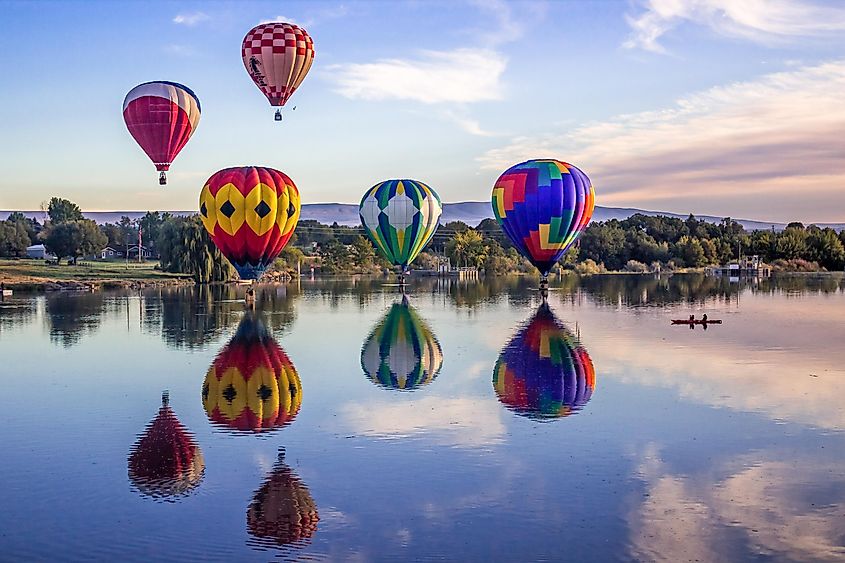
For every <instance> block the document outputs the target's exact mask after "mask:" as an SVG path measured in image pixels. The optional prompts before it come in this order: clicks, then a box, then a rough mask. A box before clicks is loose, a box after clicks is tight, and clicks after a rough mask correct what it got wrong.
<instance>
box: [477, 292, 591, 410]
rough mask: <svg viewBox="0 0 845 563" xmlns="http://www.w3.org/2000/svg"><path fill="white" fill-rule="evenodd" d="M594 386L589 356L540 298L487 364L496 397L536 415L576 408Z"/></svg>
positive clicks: (588, 396) (579, 406) (513, 406)
mask: <svg viewBox="0 0 845 563" xmlns="http://www.w3.org/2000/svg"><path fill="white" fill-rule="evenodd" d="M595 387H596V372H595V369H594V367H593V362H592V360H591V359H590V355H589V354H588V353H587V350H585V349H584V347H583V346H581V344H580V343H579V342H578V340H577V339H576V338H575V336H574V335H573V334H572V333H571V332H569V331H568V330H567V329H566V327H564V326H563V324H562V323H561V322H560V321H559V320H558V319H557V318H556V317H555V315H554V313H553V312H552V311H551V309H550V308H549V306H548V305H547V304H545V303H544V304H543V305H541V306H540V308H539V309H538V310H537V312H536V314H535V315H534V316H533V317H532V318H531V320H530V321H529V322H528V323H527V324H525V325H524V326H523V327H522V328H521V329H520V330H519V331H518V332H517V333H516V335H514V337H513V338H512V339H511V341H510V342H509V343H508V344H507V346H505V348H504V349H503V350H502V352H501V354H500V355H499V360H498V361H497V362H496V367H495V368H494V369H493V388H494V389H495V390H496V395H497V396H498V398H499V401H501V402H502V403H503V404H504V405H505V406H506V407H508V409H510V410H512V411H514V412H516V413H517V414H520V415H522V416H526V417H528V418H532V419H537V420H549V419H554V418H559V417H564V416H568V415H569V414H571V413H572V412H574V411H578V410H580V409H581V408H582V407H583V406H584V405H586V404H587V402H588V401H589V400H590V397H592V395H593V391H594V390H595Z"/></svg>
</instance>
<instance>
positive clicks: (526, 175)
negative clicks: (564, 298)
mask: <svg viewBox="0 0 845 563" xmlns="http://www.w3.org/2000/svg"><path fill="white" fill-rule="evenodd" d="M595 200H596V195H595V191H594V190H593V186H592V184H591V183H590V179H589V178H587V175H586V174H584V173H583V172H581V170H579V169H578V168H576V167H575V166H572V165H571V164H567V163H566V162H561V161H559V160H553V159H545V160H528V161H525V162H523V163H521V164H517V165H516V166H511V167H510V168H508V169H507V170H506V171H505V173H504V174H502V175H501V176H499V179H498V180H496V185H495V186H493V213H494V215H495V216H496V221H498V222H499V225H500V226H501V227H502V230H503V231H504V232H505V234H506V235H507V236H508V238H509V239H510V240H511V242H513V245H514V246H515V247H516V249H517V250H519V251H520V252H521V253H522V255H523V256H525V257H526V258H527V259H528V260H529V261H530V262H531V263H532V264H534V265H535V266H536V267H537V269H539V270H540V273H541V274H542V275H543V277H546V276H548V275H549V272H550V271H551V270H552V267H554V265H555V264H556V263H557V261H558V260H560V258H561V256H563V255H564V254H565V253H566V251H567V250H569V247H571V246H572V244H573V243H574V242H575V241H576V240H577V239H578V236H579V235H580V234H581V233H582V232H584V229H586V228H587V224H589V222H590V219H591V218H592V216H593V208H594V207H595Z"/></svg>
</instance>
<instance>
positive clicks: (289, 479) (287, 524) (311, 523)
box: [246, 449, 320, 545]
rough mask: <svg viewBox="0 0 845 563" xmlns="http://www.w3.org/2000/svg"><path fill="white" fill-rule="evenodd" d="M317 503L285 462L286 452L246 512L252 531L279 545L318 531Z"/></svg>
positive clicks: (248, 527) (261, 538) (247, 521)
mask: <svg viewBox="0 0 845 563" xmlns="http://www.w3.org/2000/svg"><path fill="white" fill-rule="evenodd" d="M319 520H320V517H319V515H318V514H317V505H316V504H315V503H314V499H313V498H311V493H310V492H308V487H306V486H305V485H304V484H303V483H302V481H300V480H299V477H297V476H296V474H295V473H294V472H293V471H291V469H290V467H288V466H287V465H286V464H285V451H284V449H281V450H280V452H279V459H278V461H277V462H276V465H275V466H274V467H273V471H272V472H271V473H270V476H269V477H268V478H267V480H266V481H265V482H264V484H263V485H261V488H260V489H258V490H257V491H255V496H253V498H252V503H250V505H249V508H248V509H247V513H246V525H247V529H248V530H249V533H250V534H251V535H252V536H253V537H255V538H257V539H259V540H263V541H269V542H272V543H275V544H278V545H287V544H290V543H294V542H298V541H301V540H305V539H308V538H310V537H311V536H312V535H314V532H316V531H317V522H318V521H319Z"/></svg>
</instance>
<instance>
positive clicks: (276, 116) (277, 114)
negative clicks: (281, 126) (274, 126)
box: [273, 109, 282, 121]
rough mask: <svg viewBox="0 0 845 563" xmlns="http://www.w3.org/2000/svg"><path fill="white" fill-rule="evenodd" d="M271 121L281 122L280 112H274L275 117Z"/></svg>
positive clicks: (278, 110)
mask: <svg viewBox="0 0 845 563" xmlns="http://www.w3.org/2000/svg"><path fill="white" fill-rule="evenodd" d="M273 119H274V120H275V121H281V120H282V110H280V109H277V110H276V115H275V116H273Z"/></svg>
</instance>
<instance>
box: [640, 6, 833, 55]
mask: <svg viewBox="0 0 845 563" xmlns="http://www.w3.org/2000/svg"><path fill="white" fill-rule="evenodd" d="M643 8H644V9H643V11H642V12H641V13H639V14H638V15H636V16H627V18H626V19H627V21H628V25H630V26H631V29H632V35H631V37H630V38H629V39H628V40H627V41H626V42H625V43H624V46H625V47H627V48H629V49H634V48H640V49H645V50H647V51H652V52H655V53H663V52H665V49H664V48H663V46H662V45H661V44H660V43H659V40H660V39H661V38H662V37H663V36H664V35H665V34H666V33H667V32H668V31H670V30H671V29H672V28H674V27H676V26H678V25H680V24H682V23H684V22H691V23H694V24H699V25H704V26H707V27H709V28H711V29H712V30H713V31H715V32H716V33H719V34H721V35H726V36H729V37H738V38H742V39H747V40H750V41H755V42H758V43H764V44H770V43H776V42H780V41H783V40H788V39H793V38H797V37H811V36H819V35H825V34H830V33H835V32H840V31H843V30H845V9H843V8H841V7H826V6H819V5H817V4H814V3H811V2H800V1H796V0H645V1H644V2H643Z"/></svg>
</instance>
